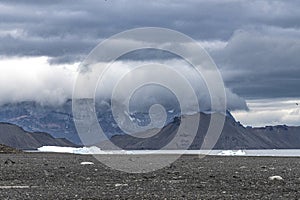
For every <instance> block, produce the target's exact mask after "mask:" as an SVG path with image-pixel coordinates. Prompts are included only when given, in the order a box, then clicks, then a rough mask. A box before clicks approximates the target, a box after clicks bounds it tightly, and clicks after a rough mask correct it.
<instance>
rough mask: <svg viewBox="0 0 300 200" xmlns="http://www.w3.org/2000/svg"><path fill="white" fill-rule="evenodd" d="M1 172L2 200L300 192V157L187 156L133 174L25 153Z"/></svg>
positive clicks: (74, 158) (84, 158)
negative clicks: (154, 168) (151, 169)
mask: <svg viewBox="0 0 300 200" xmlns="http://www.w3.org/2000/svg"><path fill="white" fill-rule="evenodd" d="M101 156H103V157H104V158H108V159H109V157H110V156H116V157H117V156H120V158H121V157H123V156H124V155H101ZM129 156H130V155H129ZM131 156H137V155H131ZM162 158H163V156H162ZM8 159H9V160H11V161H12V162H6V161H7V160H8ZM82 162H93V164H92V165H82V164H80V163H82ZM0 168H1V174H0V197H1V199H39V198H47V199H85V198H91V199H93V198H94V199H112V198H114V199H163V198H167V199H178V198H179V199H187V198H188V199H216V198H222V199H262V198H264V199H297V198H299V193H298V191H299V190H300V158H293V157H276V158H274V157H243V156H205V157H203V158H201V159H199V158H198V156H196V155H183V156H181V157H180V158H179V159H178V160H176V161H175V162H174V163H172V164H170V165H169V166H167V167H164V168H162V169H159V170H157V171H153V172H149V173H140V174H132V173H125V172H122V171H117V170H114V169H111V168H109V167H107V166H106V165H104V164H103V163H101V162H99V161H98V160H96V159H95V158H94V157H93V156H91V155H75V154H66V153H23V154H0ZM271 176H281V177H282V178H283V180H269V177H271Z"/></svg>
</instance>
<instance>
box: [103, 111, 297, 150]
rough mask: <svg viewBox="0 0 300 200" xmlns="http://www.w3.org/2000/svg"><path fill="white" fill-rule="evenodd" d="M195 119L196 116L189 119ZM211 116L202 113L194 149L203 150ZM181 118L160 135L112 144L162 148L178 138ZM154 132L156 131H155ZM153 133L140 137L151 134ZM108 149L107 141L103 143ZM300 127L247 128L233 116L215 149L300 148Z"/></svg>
mask: <svg viewBox="0 0 300 200" xmlns="http://www.w3.org/2000/svg"><path fill="white" fill-rule="evenodd" d="M185 117H190V118H193V117H194V116H185ZM210 118H211V115H210V114H204V113H201V119H200V122H199V129H198V132H197V134H196V137H195V138H194V141H193V143H192V145H191V146H190V149H195V150H196V149H200V148H201V145H202V143H203V138H204V136H205V133H206V131H207V128H208V124H209V121H210ZM179 125H180V119H179V118H176V119H175V120H174V121H173V122H172V123H170V124H168V125H167V126H165V127H164V128H163V129H162V130H161V131H160V132H159V133H157V134H156V135H155V136H152V137H150V138H136V137H133V136H130V135H116V136H113V137H112V138H111V141H112V142H113V143H114V144H116V145H117V146H119V147H121V148H123V149H128V150H132V149H161V148H162V147H163V146H164V145H166V144H168V142H169V141H171V139H172V138H173V137H174V136H175V135H176V132H177V130H178V127H179ZM152 131H153V130H152ZM150 132H151V130H150V131H146V132H143V133H139V135H147V134H150ZM101 146H103V147H104V148H108V145H107V144H106V142H103V143H102V144H101ZM299 148H300V127H287V126H275V127H266V128H250V127H247V128H245V127H243V126H242V125H241V124H240V123H239V122H236V121H235V119H234V118H233V117H232V116H227V117H226V121H225V124H224V128H223V131H222V133H221V135H220V137H219V139H218V141H217V143H216V145H215V146H214V149H299Z"/></svg>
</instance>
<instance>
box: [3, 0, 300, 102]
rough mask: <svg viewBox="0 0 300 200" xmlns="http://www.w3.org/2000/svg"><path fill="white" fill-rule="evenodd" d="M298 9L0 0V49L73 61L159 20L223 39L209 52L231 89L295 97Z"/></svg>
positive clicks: (264, 1)
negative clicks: (113, 37) (102, 43)
mask: <svg viewBox="0 0 300 200" xmlns="http://www.w3.org/2000/svg"><path fill="white" fill-rule="evenodd" d="M299 9H300V1H297V0H294V1H292V0H291V1H275V0H274V1H273V0H269V1H268V0H257V1H243V0H225V1H217V0H212V1H204V0H203V1H196V0H190V1H176V0H175V1H171V0H164V1H151V2H146V1H132V0H128V1H111V0H107V1H104V0H103V1H101V0H100V1H98V0H90V1H87V0H72V1H71V0H70V1H67V0H62V1H58V0H45V1H34V0H26V1H25V0H24V1H18V0H2V1H1V2H0V44H1V45H0V55H2V56H3V55H5V56H47V57H49V62H50V63H51V64H56V63H73V62H76V61H80V60H82V59H83V58H84V57H85V56H86V55H87V54H88V53H89V52H90V50H92V49H93V48H94V47H95V46H96V45H97V44H98V43H99V42H100V41H101V40H103V39H105V38H107V37H109V36H111V35H112V34H116V33H118V32H120V31H124V30H127V29H130V28H136V27H144V26H158V27H165V28H171V29H175V30H178V31H181V32H183V33H185V34H187V35H189V36H191V37H192V38H194V39H196V40H199V41H223V42H227V46H226V47H225V48H223V47H222V48H219V49H213V50H210V53H211V54H212V56H213V58H214V59H215V61H216V63H217V64H218V66H219V67H220V68H221V71H222V74H223V76H224V79H225V83H226V84H227V85H228V86H229V88H231V89H232V90H233V92H236V93H237V94H239V95H242V96H243V97H247V98H262V97H264V98H270V97H299V96H300V94H299V92H298V91H299V89H298V88H299V86H300V81H299V77H300V72H299V70H300V67H299V64H300V59H299V55H298V54H299V52H300V44H299V40H300V39H299V38H300V34H299V30H300V12H299ZM133 55H135V54H133ZM143 55H144V54H143V53H136V55H135V56H137V57H138V58H143ZM151 55H152V54H150V56H151ZM154 55H156V54H154ZM156 57H157V56H156Z"/></svg>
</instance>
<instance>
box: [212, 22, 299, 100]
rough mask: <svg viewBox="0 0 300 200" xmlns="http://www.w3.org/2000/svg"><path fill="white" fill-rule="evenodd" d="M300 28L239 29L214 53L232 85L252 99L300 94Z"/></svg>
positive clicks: (224, 75)
mask: <svg viewBox="0 0 300 200" xmlns="http://www.w3.org/2000/svg"><path fill="white" fill-rule="evenodd" d="M299 52H300V30H299V29H283V28H275V27H256V28H249V29H246V30H238V31H236V32H235V33H234V35H233V37H232V38H231V39H230V40H229V42H228V44H227V46H226V47H225V48H224V49H220V50H218V51H214V52H211V54H212V55H213V57H214V58H215V61H216V62H217V63H218V64H219V67H220V69H221V71H222V72H223V78H224V80H225V82H226V83H227V85H228V86H229V88H231V89H232V90H233V91H234V92H236V93H238V94H239V95H241V96H243V97H246V98H252V97H256V98H257V97H259V98H274V97H299V96H300V93H299V88H300V56H299Z"/></svg>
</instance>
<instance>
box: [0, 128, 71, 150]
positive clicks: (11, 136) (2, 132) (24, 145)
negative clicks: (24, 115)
mask: <svg viewBox="0 0 300 200" xmlns="http://www.w3.org/2000/svg"><path fill="white" fill-rule="evenodd" d="M0 144H3V145H6V146H10V147H13V148H17V149H24V150H25V149H27V150H29V149H37V148H39V147H41V146H76V145H74V144H73V143H71V142H70V141H68V140H67V139H64V138H54V137H52V136H51V135H49V134H47V133H30V132H26V131H24V130H23V129H22V128H20V127H18V126H16V125H13V124H8V123H0Z"/></svg>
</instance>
